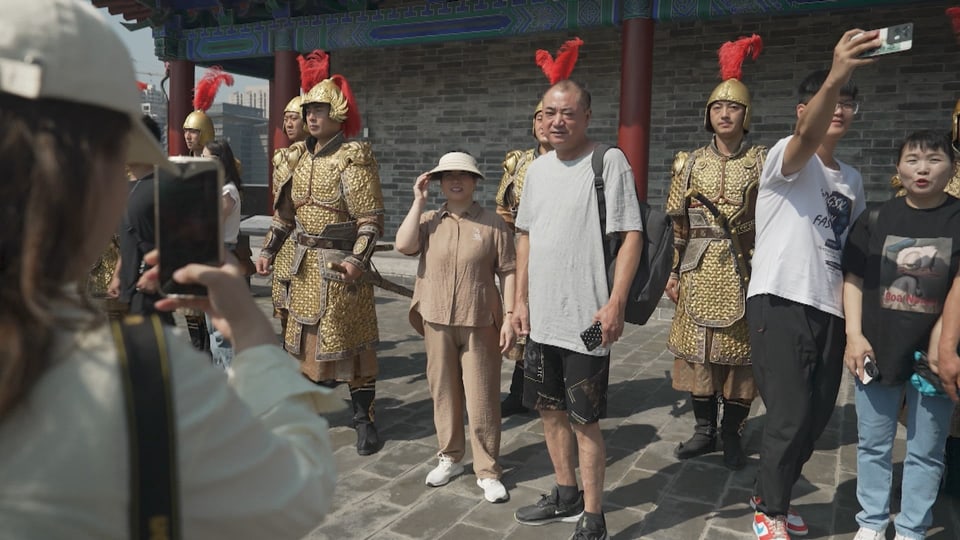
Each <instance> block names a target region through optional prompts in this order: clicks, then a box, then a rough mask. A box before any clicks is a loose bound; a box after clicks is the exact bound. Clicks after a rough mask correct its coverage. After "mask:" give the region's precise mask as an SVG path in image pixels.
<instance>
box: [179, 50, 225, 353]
mask: <svg viewBox="0 0 960 540" xmlns="http://www.w3.org/2000/svg"><path fill="white" fill-rule="evenodd" d="M223 83H226V85H227V86H233V76H232V75H230V74H229V73H225V72H224V71H223V69H222V68H220V67H219V66H213V67H211V68H209V69H207V71H206V72H205V73H204V74H203V77H202V78H201V79H200V81H199V82H198V83H197V86H196V87H195V88H194V89H193V108H194V111H193V112H191V113H190V114H188V115H187V117H186V119H184V121H183V140H184V142H186V144H187V154H188V155H190V156H193V157H200V156H201V155H203V148H204V147H205V146H206V145H207V143H208V142H210V141H212V140H213V138H214V135H215V133H214V129H213V120H211V119H210V117H209V116H207V113H206V111H207V110H208V109H209V108H210V106H211V105H213V100H214V98H216V97H217V90H219V89H220V85H221V84H223ZM182 312H183V317H184V319H186V321H187V331H188V332H189V333H190V343H192V344H193V346H194V347H195V348H196V349H197V350H200V351H206V352H210V332H209V330H208V329H207V321H206V318H205V317H204V314H203V312H202V311H199V310H195V309H184V310H182Z"/></svg>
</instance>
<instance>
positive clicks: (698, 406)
mask: <svg viewBox="0 0 960 540" xmlns="http://www.w3.org/2000/svg"><path fill="white" fill-rule="evenodd" d="M762 46H763V44H762V42H761V40H760V37H759V36H756V35H754V36H752V37H750V38H741V39H740V40H738V41H736V42H728V43H726V44H724V45H723V46H722V47H721V48H720V65H721V78H722V79H723V82H722V83H720V85H719V86H717V87H716V88H715V89H714V91H713V93H712V94H710V98H709V99H708V100H707V105H706V108H705V109H704V127H705V128H706V129H707V131H709V132H711V133H713V138H712V141H711V142H710V144H708V145H707V146H704V147H702V148H698V149H697V150H695V151H693V152H692V153H689V154H688V153H686V152H679V153H677V156H676V159H675V160H674V163H673V175H672V179H671V184H670V192H669V195H668V198H667V213H668V214H669V215H670V217H671V218H672V220H673V226H674V245H675V246H676V247H675V249H676V253H675V257H674V268H673V273H672V274H671V275H670V279H669V281H668V282H667V286H666V293H667V296H668V297H670V299H671V300H673V301H674V302H676V303H677V308H676V314H675V315H674V318H673V325H672V326H671V328H670V336H669V339H668V341H667V348H668V349H669V350H670V352H672V353H673V354H674V355H675V356H676V359H675V361H674V365H673V387H674V388H675V389H676V390H681V391H685V392H690V395H691V400H692V405H693V413H694V416H695V418H696V426H695V428H694V434H693V436H692V437H691V438H690V439H689V440H687V441H686V442H683V443H680V445H679V446H678V447H677V449H676V451H675V454H676V456H677V457H678V458H679V459H688V458H692V457H695V456H699V455H702V454H706V453H709V452H713V451H715V450H716V449H717V446H718V444H717V443H718V440H717V439H718V432H717V419H718V416H719V410H718V408H719V404H720V403H721V402H722V404H723V420H722V422H721V425H720V432H719V436H720V439H721V440H722V442H723V461H724V464H725V465H726V466H727V467H728V468H730V469H733V470H737V469H741V468H743V466H744V465H745V464H746V456H745V455H744V452H743V448H742V446H741V444H740V435H741V432H742V429H743V424H744V421H745V420H746V418H747V415H748V414H749V413H750V404H751V403H752V402H753V400H754V398H755V397H756V396H757V387H756V384H755V383H754V380H753V371H752V366H751V362H750V337H749V333H748V328H747V322H746V318H745V317H744V314H745V309H746V292H747V282H748V280H749V277H750V276H749V261H750V256H751V254H752V251H753V237H754V229H753V227H754V210H755V208H756V197H757V187H758V185H759V181H760V171H761V170H762V169H763V160H764V158H765V157H766V148H765V147H762V146H755V145H754V146H751V145H749V144H748V143H747V142H746V139H745V136H746V134H747V132H748V131H749V130H750V92H749V90H747V87H746V86H744V84H743V83H741V82H740V81H739V78H740V65H741V64H742V62H743V60H744V59H745V58H746V56H747V55H748V54H750V55H752V56H753V58H756V57H757V55H758V54H759V53H760V49H761V48H762ZM718 395H719V396H721V399H720V400H718Z"/></svg>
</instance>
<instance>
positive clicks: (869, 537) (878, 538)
mask: <svg viewBox="0 0 960 540" xmlns="http://www.w3.org/2000/svg"><path fill="white" fill-rule="evenodd" d="M885 532H886V531H875V530H873V529H868V528H866V527H860V530H859V531H857V535H856V536H854V537H853V540H884V539H885V538H886V537H887V535H886V534H884V533H885Z"/></svg>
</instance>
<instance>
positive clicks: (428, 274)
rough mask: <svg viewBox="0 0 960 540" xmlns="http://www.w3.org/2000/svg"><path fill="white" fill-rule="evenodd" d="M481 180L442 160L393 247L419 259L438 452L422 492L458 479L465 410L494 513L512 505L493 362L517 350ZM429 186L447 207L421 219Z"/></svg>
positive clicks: (507, 244) (510, 255) (451, 158)
mask: <svg viewBox="0 0 960 540" xmlns="http://www.w3.org/2000/svg"><path fill="white" fill-rule="evenodd" d="M482 178H483V174H481V173H480V171H479V170H478V169H477V162H476V160H475V159H474V158H473V156H471V155H470V154H467V153H464V152H450V153H448V154H444V155H443V157H441V158H440V163H439V164H438V165H437V166H436V167H434V168H433V169H432V170H430V171H428V172H425V173H423V174H421V175H420V176H419V177H418V178H417V180H416V182H415V183H414V185H413V204H412V205H411V206H410V211H409V212H408V213H407V217H406V218H405V219H404V220H403V223H402V224H401V225H400V228H399V229H398V230H397V242H396V246H397V250H398V251H400V252H401V253H404V254H406V255H416V254H419V255H420V267H419V269H418V270H417V282H416V286H415V288H414V292H413V299H412V301H411V304H410V324H412V325H413V327H414V329H416V330H417V332H419V333H420V334H421V335H423V337H424V344H425V348H426V353H427V381H428V382H429V384H430V394H431V396H432V397H433V422H434V425H435V426H436V429H437V439H438V442H439V446H440V449H439V451H438V453H437V457H438V458H439V464H438V465H437V467H436V468H435V469H433V470H432V471H430V473H429V474H428V475H427V478H426V484H427V485H428V486H431V487H437V486H442V485H444V484H446V483H448V482H449V481H450V480H451V479H453V478H454V477H456V476H458V475H460V474H462V473H463V464H462V463H461V461H462V459H463V455H464V451H465V446H466V441H465V435H464V430H463V408H464V405H466V409H467V416H468V419H469V426H470V442H471V450H472V454H473V470H474V473H475V474H476V475H477V485H478V486H479V487H480V488H481V489H483V494H484V498H485V499H486V500H488V501H490V502H493V503H496V502H504V501H506V500H508V499H509V495H508V494H507V490H506V488H504V487H503V484H502V483H501V482H500V477H501V475H502V472H503V471H502V468H501V467H500V465H499V463H497V459H498V457H499V454H500V361H501V357H502V354H503V353H504V352H506V351H507V350H509V349H510V347H511V346H513V343H514V341H515V336H514V333H513V329H512V328H511V326H510V322H509V319H510V317H509V316H508V314H510V313H512V312H513V308H512V304H513V296H514V292H513V290H514V269H515V268H516V253H515V251H514V244H513V234H512V233H511V232H510V228H509V227H508V226H507V224H506V222H504V221H503V218H501V217H500V216H499V215H497V214H496V212H493V211H490V210H486V209H484V208H482V207H481V206H480V205H479V204H477V203H476V201H474V200H473V193H474V190H475V189H476V187H477V182H478V181H479V180H480V179H482ZM431 182H439V183H440V189H441V191H442V192H443V195H444V197H445V198H446V201H445V202H444V203H443V204H442V205H441V206H440V208H439V209H437V210H430V211H428V212H424V209H425V207H426V205H427V192H428V186H429V184H430V183H431ZM497 277H499V278H500V283H501V285H502V287H503V295H502V297H501V294H500V291H498V290H497V284H496V278H497Z"/></svg>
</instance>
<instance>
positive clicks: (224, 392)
mask: <svg viewBox="0 0 960 540" xmlns="http://www.w3.org/2000/svg"><path fill="white" fill-rule="evenodd" d="M168 341H169V344H170V347H169V348H170V356H171V363H172V371H173V379H174V392H175V407H176V411H177V418H178V423H179V425H178V428H179V429H178V433H177V436H178V444H177V446H178V450H177V451H178V453H179V455H178V458H179V459H178V461H179V463H180V471H179V475H180V493H181V515H182V516H183V530H184V533H185V534H184V536H185V537H187V538H230V539H231V540H236V539H247V538H249V539H251V540H252V539H263V538H271V539H274V538H276V539H280V538H301V537H303V536H305V535H306V534H308V533H309V532H310V531H311V530H313V529H315V528H316V527H317V526H318V525H319V524H320V522H321V521H322V519H323V517H324V515H325V514H326V513H327V511H328V510H329V508H330V505H331V497H332V495H333V489H334V484H335V482H336V471H335V462H334V458H333V453H332V450H331V444H330V439H329V436H328V434H327V430H328V425H327V422H326V420H325V419H324V418H322V417H321V416H319V415H318V413H319V412H326V411H331V410H335V409H337V408H340V407H342V402H340V401H339V400H338V399H336V398H334V397H333V396H332V395H331V394H330V392H329V390H326V389H324V388H322V387H318V386H315V385H312V384H310V383H308V382H307V381H306V380H305V379H304V378H303V377H302V376H301V375H300V373H299V370H298V367H297V364H296V360H294V359H293V358H291V357H290V356H289V355H287V354H286V353H285V352H284V351H283V350H282V349H280V348H279V347H277V346H273V345H269V346H261V347H255V348H253V349H249V350H245V351H243V352H241V353H239V354H237V355H236V357H235V358H234V360H233V364H232V368H231V372H230V373H229V375H225V374H224V373H223V371H221V370H219V369H218V368H215V367H213V366H211V365H210V363H209V361H208V360H207V359H206V357H204V356H202V355H200V354H199V353H197V352H196V351H194V350H193V349H192V348H191V347H190V345H189V343H187V342H186V341H185V340H183V339H182V338H177V337H171V339H169V340H168Z"/></svg>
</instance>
